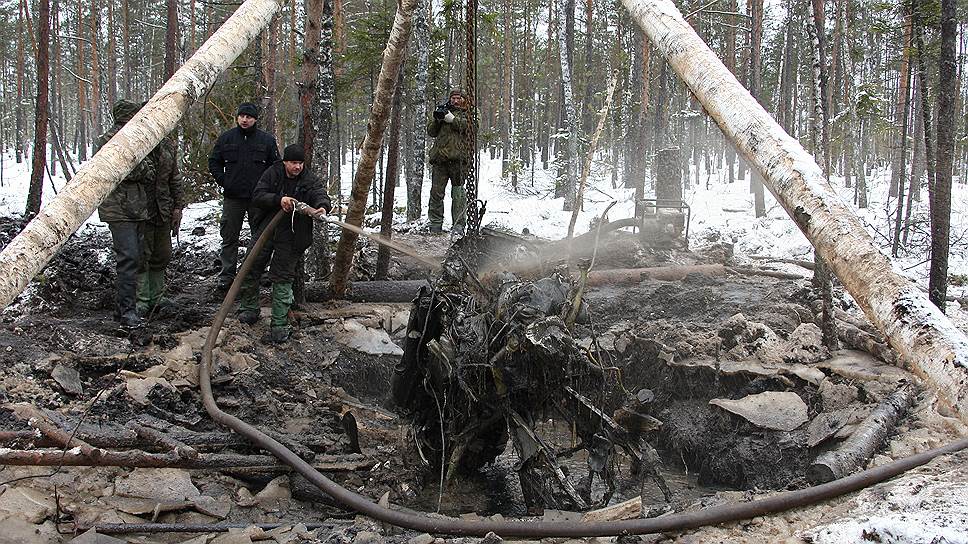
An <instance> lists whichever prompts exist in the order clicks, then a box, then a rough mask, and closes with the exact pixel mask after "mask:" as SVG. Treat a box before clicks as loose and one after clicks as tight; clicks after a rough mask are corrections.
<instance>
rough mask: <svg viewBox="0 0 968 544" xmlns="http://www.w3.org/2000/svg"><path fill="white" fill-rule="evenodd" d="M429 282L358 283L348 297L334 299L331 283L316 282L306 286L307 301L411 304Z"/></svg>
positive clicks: (351, 289) (349, 290)
mask: <svg viewBox="0 0 968 544" xmlns="http://www.w3.org/2000/svg"><path fill="white" fill-rule="evenodd" d="M429 285H430V284H429V283H427V280H395V281H357V282H353V283H352V284H350V286H349V288H348V289H347V291H346V295H345V296H342V297H334V296H333V292H332V290H331V289H330V287H329V283H327V282H322V281H314V282H309V283H307V284H306V300H308V301H309V302H326V301H327V300H334V299H337V298H339V299H341V300H350V301H354V302H410V301H412V300H413V299H414V298H416V296H417V292H418V291H420V288H421V287H425V286H429Z"/></svg>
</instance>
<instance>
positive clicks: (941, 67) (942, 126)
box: [928, 0, 958, 311]
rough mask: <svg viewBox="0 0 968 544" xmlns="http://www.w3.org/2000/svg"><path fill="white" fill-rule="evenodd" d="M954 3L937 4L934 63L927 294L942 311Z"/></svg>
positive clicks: (947, 233)
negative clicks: (935, 149) (938, 52)
mask: <svg viewBox="0 0 968 544" xmlns="http://www.w3.org/2000/svg"><path fill="white" fill-rule="evenodd" d="M955 17H956V9H955V0H941V56H940V58H939V59H938V157H937V163H936V165H937V166H936V167H935V173H934V175H935V180H934V184H933V189H934V190H932V191H931V193H930V195H931V272H930V276H929V278H928V294H929V297H930V298H931V302H933V303H934V304H935V306H937V307H938V308H939V309H941V310H942V311H944V300H945V295H946V294H947V290H948V251H949V247H950V242H949V238H950V232H951V177H952V171H953V166H954V149H955V134H956V130H957V128H956V125H955V122H956V121H955V119H956V117H957V112H956V111H955V100H956V97H957V96H958V89H957V88H956V83H957V73H958V65H957V60H956V57H955V40H956V38H957V35H958V21H957V19H956V18H955Z"/></svg>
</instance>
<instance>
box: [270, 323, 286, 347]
mask: <svg viewBox="0 0 968 544" xmlns="http://www.w3.org/2000/svg"><path fill="white" fill-rule="evenodd" d="M291 334H292V328H291V327H290V326H289V325H285V326H283V327H272V328H270V329H269V340H270V341H271V342H272V343H273V344H285V343H286V342H288V341H289V336H290V335H291Z"/></svg>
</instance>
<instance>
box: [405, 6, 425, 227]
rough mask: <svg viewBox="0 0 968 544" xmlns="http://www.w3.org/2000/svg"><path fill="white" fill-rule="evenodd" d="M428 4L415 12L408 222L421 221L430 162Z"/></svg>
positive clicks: (408, 171)
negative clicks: (422, 201) (422, 200)
mask: <svg viewBox="0 0 968 544" xmlns="http://www.w3.org/2000/svg"><path fill="white" fill-rule="evenodd" d="M428 7H429V6H428V1H427V0H417V4H416V7H415V8H414V11H413V42H412V47H411V48H410V49H411V51H413V54H414V56H415V57H416V59H417V62H416V66H415V67H414V72H413V80H414V81H413V87H414V91H413V97H412V99H411V100H410V106H411V109H412V110H413V112H414V114H413V127H412V129H411V133H412V134H413V143H412V147H411V149H410V153H411V154H412V156H411V158H410V160H409V161H408V162H407V165H408V169H407V221H416V220H418V219H420V214H421V211H422V210H421V207H422V204H421V193H422V190H423V182H424V171H425V170H426V168H427V166H426V158H427V119H428V117H429V111H428V108H427V104H428V102H427V77H428V74H427V69H428V65H429V63H430V28H429V26H428V23H427V10H428Z"/></svg>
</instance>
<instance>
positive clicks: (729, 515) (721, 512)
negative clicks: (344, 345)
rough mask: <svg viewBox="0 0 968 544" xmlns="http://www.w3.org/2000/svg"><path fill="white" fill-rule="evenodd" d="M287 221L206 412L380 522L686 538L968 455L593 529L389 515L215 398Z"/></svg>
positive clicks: (206, 392)
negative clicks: (686, 534) (708, 527)
mask: <svg viewBox="0 0 968 544" xmlns="http://www.w3.org/2000/svg"><path fill="white" fill-rule="evenodd" d="M283 215H284V213H283V212H279V213H277V214H276V215H275V217H273V218H272V221H271V222H270V223H269V225H268V226H267V227H266V229H265V230H264V231H263V233H262V236H260V237H259V239H258V240H257V241H256V243H255V245H254V246H253V248H252V250H251V251H250V252H249V254H248V255H247V256H246V259H245V262H243V263H242V267H241V269H240V270H239V273H238V274H237V275H236V277H235V281H234V282H232V287H231V288H230V289H229V292H228V294H227V295H226V296H225V300H224V301H223V302H222V306H221V307H220V308H219V311H218V313H217V314H216V315H215V321H214V322H213V323H212V327H211V329H209V332H208V337H207V338H206V339H205V346H204V348H203V351H202V363H201V365H199V372H198V373H199V380H198V381H199V388H200V389H201V394H202V402H203V403H204V404H205V409H206V410H207V411H208V413H209V415H211V416H212V419H214V420H215V421H217V422H218V423H221V424H222V425H225V426H227V427H229V428H231V429H232V430H234V431H235V432H237V433H239V434H241V435H243V436H245V437H246V438H248V439H249V440H251V441H252V442H253V444H255V445H257V446H259V447H260V448H263V449H265V450H267V451H269V452H270V453H272V454H273V455H275V456H276V457H278V458H279V460H280V461H282V462H283V463H286V464H287V465H289V466H291V467H292V468H293V469H294V470H295V471H296V472H299V473H300V474H302V475H303V476H304V477H305V478H306V479H307V480H309V481H310V482H312V483H313V485H315V486H316V487H318V488H319V489H320V490H322V491H323V492H324V493H326V494H327V495H329V496H331V497H333V499H335V500H336V501H338V502H340V503H342V504H343V505H345V506H346V507H347V508H350V509H352V510H355V511H357V512H359V513H361V514H364V515H366V516H369V517H371V518H373V519H376V520H378V521H381V522H384V523H389V524H391V525H396V526H398V527H404V528H407V529H413V530H415V531H423V532H427V533H436V534H449V535H461V536H485V535H486V534H487V533H490V532H493V533H496V534H498V535H500V536H502V537H512V536H513V537H537V538H544V537H560V538H576V537H593V536H616V535H633V534H648V533H664V532H670V531H682V530H685V529H694V528H697V527H704V526H706V525H715V524H718V523H725V522H730V521H738V520H742V519H749V518H754V517H756V516H762V515H765V514H774V513H776V512H782V511H785V510H790V509H792V508H798V507H801V506H807V505H810V504H815V503H818V502H821V501H824V500H827V499H831V498H834V497H838V496H840V495H844V494H846V493H850V492H853V491H857V490H860V489H863V488H865V487H869V486H871V485H874V484H876V483H879V482H883V481H884V480H887V479H889V478H893V477H894V476H897V475H898V474H901V473H903V472H906V471H908V470H910V469H912V468H915V467H918V466H921V465H923V464H925V463H927V462H929V461H931V460H932V459H934V458H935V457H938V456H939V455H945V454H948V453H954V452H956V451H960V450H962V449H965V448H966V447H968V438H963V439H961V440H957V441H955V442H952V443H950V444H948V445H946V446H942V447H940V448H936V449H933V450H929V451H926V452H923V453H919V454H916V455H911V456H909V457H905V458H903V459H898V460H897V461H894V462H891V463H888V464H886V465H881V466H879V467H874V468H871V469H868V470H865V471H862V472H859V473H857V474H854V475H851V476H847V477H846V478H841V479H839V480H834V481H832V482H829V483H826V484H822V485H818V486H814V487H808V488H806V489H800V490H797V491H785V492H782V493H776V494H774V495H770V496H769V497H765V498H762V499H757V500H755V501H750V502H743V503H728V504H721V505H718V506H713V507H710V508H704V509H702V510H696V511H692V512H681V513H678V514H670V515H667V516H662V517H658V518H648V519H631V520H621V521H599V522H588V523H586V522H581V521H553V522H548V521H537V522H531V521H490V520H481V521H468V520H463V519H455V518H431V517H428V516H425V515H420V514H411V513H407V512H401V511H397V510H391V509H389V508H384V507H382V506H380V505H378V504H376V503H374V502H372V501H370V500H369V499H367V498H365V497H363V496H361V495H359V494H357V493H354V492H353V491H350V490H348V489H346V488H344V487H342V486H340V485H338V484H337V483H335V482H333V481H332V480H330V479H329V478H327V477H326V476H323V475H322V474H321V473H319V472H318V471H317V470H316V469H314V468H313V467H312V465H310V464H309V463H307V462H306V461H303V460H302V459H301V458H299V456H297V455H296V454H294V453H293V452H291V451H290V450H289V449H287V448H286V447H285V446H283V445H282V444H280V443H279V442H277V441H275V440H273V439H272V438H270V437H268V436H266V435H265V434H263V433H261V432H259V430H258V429H256V428H255V427H253V426H252V425H249V424H248V423H246V422H244V421H242V420H241V419H239V418H237V417H234V416H232V415H230V414H227V413H225V412H223V411H222V410H221V409H219V407H218V405H217V404H216V403H215V399H214V397H213V396H212V383H211V380H210V376H209V372H210V370H209V367H210V365H211V363H212V348H214V346H215V340H216V339H217V338H218V333H219V331H220V330H221V329H222V323H223V322H224V321H225V317H226V316H227V315H228V312H229V308H231V306H232V302H233V301H234V300H235V296H236V294H237V293H238V291H239V288H240V286H241V284H242V280H243V279H244V278H245V276H246V274H248V271H249V269H250V268H251V267H252V261H253V260H254V256H255V255H258V253H259V251H261V249H262V247H263V246H264V245H265V241H266V239H268V236H269V234H270V233H271V232H272V230H273V229H274V228H275V226H276V224H277V223H278V222H279V220H280V219H281V217H282V216H283Z"/></svg>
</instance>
